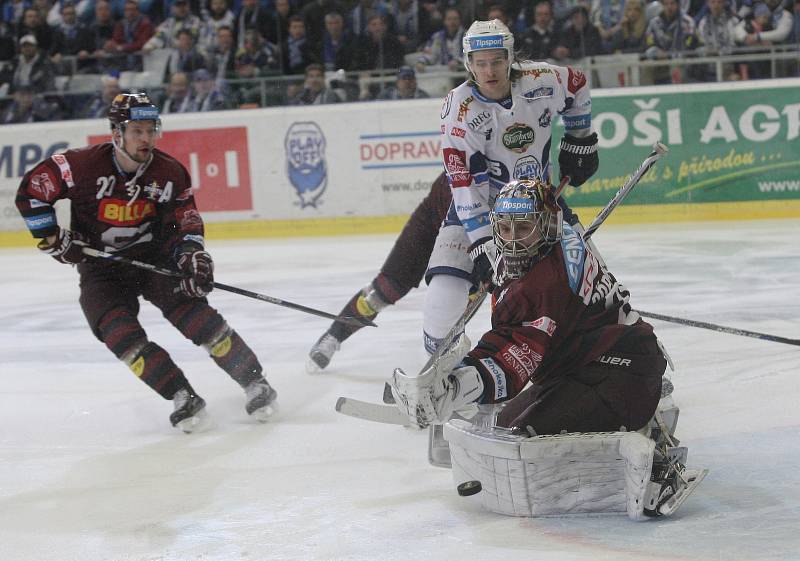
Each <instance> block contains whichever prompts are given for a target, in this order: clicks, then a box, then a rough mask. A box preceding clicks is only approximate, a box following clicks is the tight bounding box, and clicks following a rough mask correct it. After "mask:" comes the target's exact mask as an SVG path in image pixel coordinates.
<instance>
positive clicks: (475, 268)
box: [469, 238, 497, 285]
mask: <svg viewBox="0 0 800 561" xmlns="http://www.w3.org/2000/svg"><path fill="white" fill-rule="evenodd" d="M469 256H470V258H471V259H472V264H473V265H472V282H473V283H475V284H476V285H481V284H485V283H491V282H492V278H493V277H494V263H495V257H496V256H497V248H496V247H495V245H494V240H492V238H481V239H480V240H478V241H477V242H475V243H474V244H472V245H471V246H470V248H469Z"/></svg>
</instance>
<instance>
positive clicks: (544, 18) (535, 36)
mask: <svg viewBox="0 0 800 561" xmlns="http://www.w3.org/2000/svg"><path fill="white" fill-rule="evenodd" d="M533 13H534V22H533V25H532V26H530V27H529V28H528V30H527V31H526V32H525V33H524V34H523V35H522V41H521V43H520V48H521V49H522V51H523V52H524V54H525V55H526V57H530V58H531V59H532V60H545V59H548V58H551V57H552V56H553V55H552V52H553V49H554V48H555V46H556V41H557V37H556V30H555V21H554V20H553V5H552V4H551V3H550V2H549V1H548V0H542V1H541V2H539V3H538V4H536V7H535V8H534V10H533Z"/></svg>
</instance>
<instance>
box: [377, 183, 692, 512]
mask: <svg viewBox="0 0 800 561" xmlns="http://www.w3.org/2000/svg"><path fill="white" fill-rule="evenodd" d="M490 220H491V223H492V235H493V238H494V244H495V246H496V248H497V259H496V267H495V268H496V275H495V284H496V285H497V289H496V290H495V291H494V294H493V295H492V307H493V309H492V329H491V330H490V331H489V332H488V333H486V334H484V335H483V337H482V338H481V340H480V341H479V342H478V344H477V345H475V346H474V347H472V345H471V343H470V342H469V340H468V339H467V337H466V335H464V334H463V333H462V334H461V335H460V336H459V337H457V338H456V339H455V341H452V342H451V346H450V348H449V349H448V350H447V351H446V352H445V353H444V354H443V355H442V356H441V357H440V359H439V360H437V361H435V362H434V364H433V365H432V366H430V368H428V369H427V370H426V371H423V372H422V373H421V374H420V375H419V376H407V375H406V374H405V373H403V372H402V370H399V369H397V370H395V373H394V375H393V377H392V382H391V386H392V393H393V395H394V399H395V402H396V404H397V406H398V407H399V408H400V410H401V411H402V412H403V413H404V414H405V415H407V416H408V418H409V421H410V422H411V423H412V424H414V425H417V426H420V427H426V426H432V427H437V426H441V425H444V430H443V436H444V438H445V439H446V440H447V441H448V442H449V448H450V459H451V463H452V468H453V477H454V479H455V482H456V484H457V485H458V486H459V492H460V493H461V494H465V495H466V494H472V493H475V492H478V491H479V492H480V493H481V499H482V503H483V505H484V506H486V507H487V508H489V509H490V510H493V511H496V512H500V513H504V514H510V515H518V516H543V515H563V514H572V513H614V512H618V513H627V514H628V516H630V517H631V518H633V519H643V518H647V517H655V516H662V515H669V514H672V513H673V512H674V511H675V509H677V508H678V506H680V504H681V503H682V502H683V501H684V500H685V499H686V497H687V496H688V495H689V493H691V492H692V491H693V490H694V488H695V487H696V486H697V484H698V483H699V482H700V481H701V480H702V478H703V477H704V476H705V474H706V470H701V471H695V470H689V469H687V468H686V466H685V464H686V458H687V454H686V448H685V447H680V446H678V441H677V440H676V439H675V437H674V430H675V426H676V423H677V408H675V407H674V406H671V400H670V398H669V397H665V398H664V399H662V376H663V374H664V372H665V370H666V366H667V358H666V357H665V354H664V352H663V350H662V347H661V345H659V343H658V340H657V339H656V336H655V334H654V333H653V328H652V326H651V325H650V324H648V323H647V322H645V321H644V320H643V319H641V318H640V317H639V315H638V314H637V313H636V312H635V311H634V310H633V309H632V308H631V306H630V304H629V297H630V294H629V293H628V291H627V290H626V289H625V288H624V287H623V286H622V285H621V284H620V283H619V282H617V280H616V278H615V277H614V276H613V275H612V274H611V273H610V272H609V271H608V269H607V268H606V267H605V265H604V263H603V262H602V260H600V259H599V258H598V256H597V255H595V253H594V252H593V250H592V248H591V247H590V244H587V243H586V242H584V240H583V239H582V238H581V236H580V234H579V233H578V232H576V231H575V230H574V229H573V228H572V227H571V226H570V225H569V224H568V223H566V222H565V221H564V220H563V217H562V211H561V209H560V208H559V206H558V204H557V203H556V201H555V200H554V198H553V193H552V190H551V187H550V186H549V185H547V184H545V183H543V182H540V181H538V180H520V181H512V182H511V183H508V184H507V185H505V186H504V187H503V188H502V189H501V190H500V193H499V194H498V197H497V199H496V201H495V204H494V208H493V210H492V212H491V214H490ZM665 393H668V392H665ZM479 409H480V410H481V411H482V412H485V411H486V410H492V413H490V414H488V416H487V415H486V414H484V413H482V414H481V415H477V416H476V414H477V413H478V412H479ZM466 419H472V422H468V421H467V420H466ZM476 419H477V420H476ZM431 434H435V433H434V432H433V431H432V433H431ZM438 434H440V435H441V434H442V431H441V430H439V431H438ZM438 444H445V443H444V441H441V443H437V442H434V443H433V445H434V450H432V452H433V454H434V456H435V453H436V447H437V446H438Z"/></svg>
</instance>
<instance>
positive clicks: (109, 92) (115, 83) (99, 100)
mask: <svg viewBox="0 0 800 561" xmlns="http://www.w3.org/2000/svg"><path fill="white" fill-rule="evenodd" d="M102 82H103V89H102V90H101V91H100V92H99V93H97V94H96V95H95V96H94V97H93V98H92V99H90V100H89V101H88V103H86V105H84V106H83V107H82V108H81V109H80V110H78V111H77V113H76V114H75V118H77V119H105V118H107V117H108V109H109V107H111V102H112V101H113V100H114V98H115V97H117V96H118V95H119V94H121V93H122V89H120V87H119V78H117V77H116V76H111V75H110V74H107V75H105V76H103V78H102Z"/></svg>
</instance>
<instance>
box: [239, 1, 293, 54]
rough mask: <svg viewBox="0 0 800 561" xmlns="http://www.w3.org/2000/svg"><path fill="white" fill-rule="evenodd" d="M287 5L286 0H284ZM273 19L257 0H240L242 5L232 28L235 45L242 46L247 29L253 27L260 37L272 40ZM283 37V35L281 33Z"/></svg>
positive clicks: (273, 34)
mask: <svg viewBox="0 0 800 561" xmlns="http://www.w3.org/2000/svg"><path fill="white" fill-rule="evenodd" d="M285 1H286V3H287V5H288V0H285ZM272 24H273V20H272V18H271V17H270V15H269V12H268V11H267V10H265V9H264V8H262V7H261V6H260V4H259V2H258V0H242V7H241V9H240V10H239V13H238V14H237V15H236V27H235V29H234V31H235V35H236V37H237V40H238V45H237V47H238V48H239V49H242V48H244V37H245V34H246V32H247V31H248V30H249V29H255V30H256V31H257V32H258V34H259V35H261V37H264V38H267V39H268V40H269V41H270V42H274V37H275V30H274V29H272V27H273V25H272ZM283 36H284V37H285V35H283ZM276 44H277V43H276Z"/></svg>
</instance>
